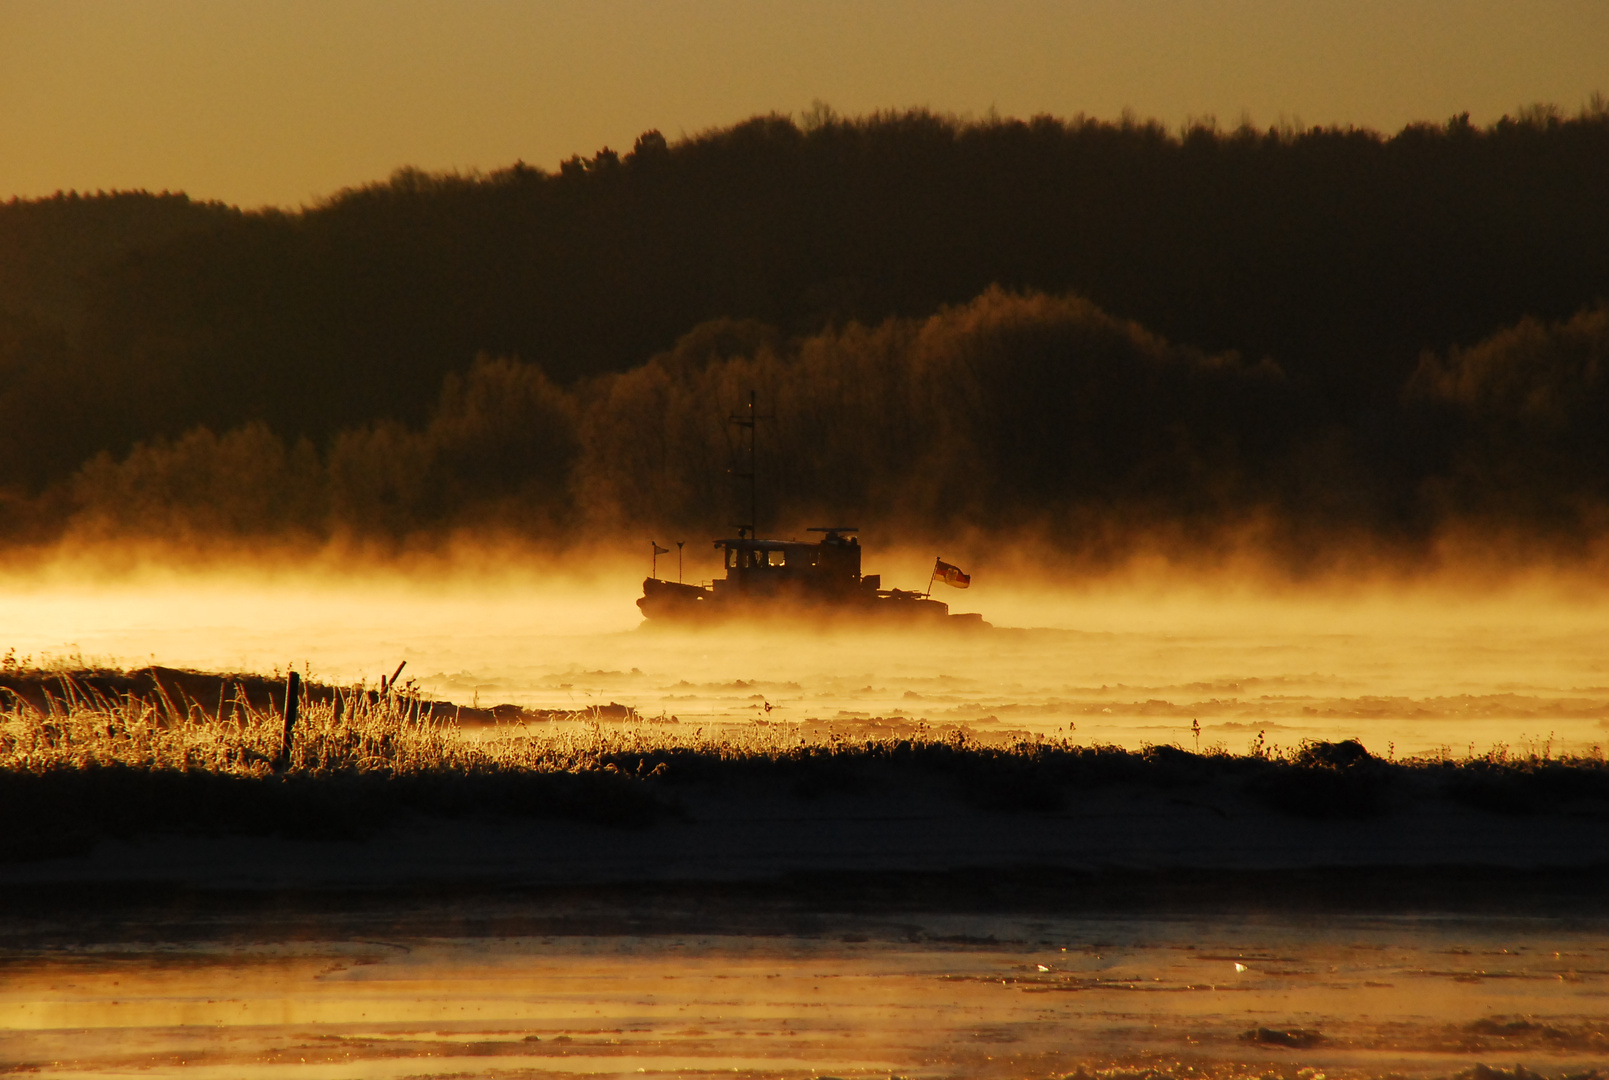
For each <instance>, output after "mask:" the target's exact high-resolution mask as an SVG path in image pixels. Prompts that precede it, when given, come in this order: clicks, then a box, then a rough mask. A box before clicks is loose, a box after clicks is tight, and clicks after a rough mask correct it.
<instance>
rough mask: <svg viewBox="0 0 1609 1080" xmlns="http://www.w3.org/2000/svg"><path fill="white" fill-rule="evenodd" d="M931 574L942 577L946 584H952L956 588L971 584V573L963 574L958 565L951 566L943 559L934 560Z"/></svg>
mask: <svg viewBox="0 0 1609 1080" xmlns="http://www.w3.org/2000/svg"><path fill="white" fill-rule="evenodd" d="M933 576H934V577H936V578H941V579H943V581H944V583H945V584H946V585H954V586H955V587H956V588H957V589H964V588H966V587H967V586H968V585H970V584H972V575H971V574H963V573H962V572H961V568H960V567H959V566H951V565H950V564H949V563H947V562H945V561H944V560H943V559H936V560H934V562H933Z"/></svg>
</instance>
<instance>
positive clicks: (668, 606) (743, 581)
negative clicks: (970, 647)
mask: <svg viewBox="0 0 1609 1080" xmlns="http://www.w3.org/2000/svg"><path fill="white" fill-rule="evenodd" d="M756 419H757V417H756V416H755V414H754V394H753V393H752V392H751V393H750V394H749V403H748V412H747V414H746V415H743V416H733V417H731V422H732V423H734V424H736V425H738V426H739V427H742V428H745V429H747V431H748V452H749V453H748V458H749V471H748V472H747V473H738V474H737V475H738V476H739V477H741V478H746V479H747V480H748V481H749V521H750V522H751V524H747V525H739V526H737V536H736V538H731V539H724V540H716V541H715V547H716V549H717V550H719V551H720V552H721V553H722V563H723V564H724V566H725V568H726V577H725V578H723V579H720V580H717V581H713V582H711V583H710V584H708V585H688V584H684V583H683V582H680V581H667V580H664V579H662V578H660V577H658V576H656V574H655V571H654V570H651V571H650V572H649V576H648V577H647V578H645V579H644V580H643V583H642V592H643V594H642V598H641V599H640V600H638V601H637V606H638V607H639V608H641V609H642V613H643V615H644V616H645V617H647V618H648V619H649V620H650V621H651V622H665V623H670V622H682V623H698V622H704V621H713V620H720V619H727V618H733V617H738V618H755V617H765V616H781V617H789V618H806V619H824V620H834V621H836V620H839V619H842V618H850V619H859V618H866V617H871V618H875V619H877V620H879V621H881V620H882V619H885V618H892V619H896V620H900V621H911V622H920V623H930V624H943V625H951V626H971V627H986V626H988V625H989V624H988V623H986V622H984V621H983V616H982V615H978V614H971V613H967V614H951V613H950V606H949V605H948V604H946V603H944V602H943V601H941V600H934V599H933V598H932V596H931V593H932V588H933V583H934V582H935V581H943V582H945V583H947V584H949V585H953V586H956V587H958V588H963V589H964V588H966V587H967V586H968V585H970V584H971V582H972V579H971V578H970V577H969V576H968V575H967V574H964V573H962V572H961V570H960V568H958V567H956V566H953V565H951V564H949V563H946V562H944V561H942V560H936V561H935V563H934V567H933V573H932V575H930V576H929V578H928V587H927V591H925V592H918V591H916V590H914V589H885V588H883V587H882V576H881V575H880V574H863V573H861V569H860V552H861V547H860V538H859V537H858V536H856V535H855V534H856V533H858V532H859V531H860V530H859V529H857V528H855V527H853V526H849V525H827V526H818V527H816V528H812V529H809V530H807V531H809V532H812V533H821V534H822V536H821V538H820V539H819V540H814V541H802V540H764V539H760V538H759V536H758V535H757V532H756V530H755V527H754V525H753V524H752V522H753V521H754V520H755V517H756V514H755V510H756V502H755V490H754V484H755V479H754V478H755V470H754V461H755V459H754V424H755V420H756ZM667 552H668V549H665V548H661V547H659V545H658V544H657V543H656V544H655V545H654V555H655V559H656V561H655V564H654V567H655V570H657V567H658V563H657V558H658V556H659V555H660V554H664V553H667Z"/></svg>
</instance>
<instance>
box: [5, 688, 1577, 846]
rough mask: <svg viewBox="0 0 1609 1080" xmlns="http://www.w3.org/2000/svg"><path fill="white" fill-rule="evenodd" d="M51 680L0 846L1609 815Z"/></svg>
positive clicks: (1031, 761)
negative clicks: (1111, 799)
mask: <svg viewBox="0 0 1609 1080" xmlns="http://www.w3.org/2000/svg"><path fill="white" fill-rule="evenodd" d="M45 677H47V676H45V675H41V676H40V678H38V679H35V684H36V685H37V684H39V683H40V682H41V681H42V680H43V679H44V678H45ZM48 680H49V681H50V682H51V684H52V685H53V686H54V687H55V690H54V692H53V693H49V694H43V695H39V696H36V697H35V698H34V699H33V700H30V699H29V698H27V697H25V696H23V695H21V694H19V693H17V692H16V690H15V689H11V688H8V687H6V686H3V685H0V821H4V822H5V823H7V825H6V827H5V828H4V829H0V859H19V858H29V857H42V856H48V855H52V854H60V853H65V852H69V851H78V850H85V849H87V847H89V846H91V845H92V844H93V843H94V842H95V840H96V839H98V838H100V837H103V836H106V835H118V836H131V835H135V834H141V833H152V832H212V833H243V834H256V835H266V834H279V835H287V836H297V837H323V838H356V837H361V836H363V835H366V834H369V833H371V832H373V831H374V830H376V829H379V828H383V827H385V826H387V825H390V824H393V823H396V822H397V821H398V820H399V819H401V818H406V817H407V816H409V815H461V814H497V815H513V816H527V817H554V818H567V819H572V820H585V821H593V822H598V823H603V824H609V825H616V826H626V827H631V826H638V827H640V826H646V825H649V824H652V823H653V822H655V821H658V820H661V819H664V818H666V817H674V816H676V815H677V814H679V813H681V812H682V811H681V808H680V804H681V796H682V795H684V794H688V793H691V792H693V791H696V790H699V789H705V790H720V791H722V792H724V793H729V794H749V795H752V796H754V797H756V798H772V797H776V796H777V795H778V794H779V793H780V794H782V795H784V796H791V797H795V798H801V799H813V798H818V797H821V796H823V795H827V794H832V793H841V794H850V795H885V796H888V795H894V796H898V795H901V794H908V793H914V792H918V791H920V792H924V793H928V794H931V793H935V792H937V793H940V794H948V795H950V796H952V797H954V798H956V799H958V800H959V801H961V802H962V803H964V804H966V805H970V806H972V807H974V808H976V809H979V810H983V811H990V812H1004V813H1055V812H1058V811H1061V810H1064V809H1066V808H1068V807H1069V806H1070V805H1071V804H1072V803H1073V801H1074V800H1076V799H1077V798H1078V797H1079V796H1080V795H1081V794H1084V793H1089V792H1093V791H1097V790H1099V789H1102V788H1112V787H1117V786H1122V787H1127V788H1130V789H1133V790H1135V791H1137V792H1145V791H1150V792H1154V793H1159V794H1161V793H1166V794H1167V795H1168V796H1169V797H1177V796H1178V795H1180V794H1190V795H1191V797H1192V798H1207V799H1208V802H1209V803H1210V802H1211V801H1212V800H1213V799H1217V800H1220V801H1223V800H1229V801H1241V800H1250V801H1252V802H1253V803H1255V804H1257V805H1260V806H1262V807H1264V808H1267V809H1270V810H1273V811H1275V812H1278V813H1284V814H1291V815H1296V816H1301V817H1310V818H1336V817H1341V818H1347V817H1350V818H1367V817H1373V816H1379V815H1382V814H1387V813H1390V812H1392V811H1393V810H1395V809H1400V808H1402V807H1404V806H1406V805H1408V804H1410V803H1413V802H1416V801H1420V800H1426V799H1432V800H1450V801H1453V802H1456V803H1460V804H1463V805H1465V806H1469V807H1474V808H1477V809H1480V810H1484V811H1488V812H1492V813H1498V814H1505V815H1515V814H1522V815H1531V814H1571V815H1581V814H1585V815H1588V816H1594V817H1602V818H1603V819H1604V820H1606V821H1609V764H1606V763H1605V760H1604V756H1603V753H1602V751H1601V750H1597V749H1595V751H1594V753H1592V754H1590V755H1578V756H1564V757H1555V756H1552V755H1551V754H1549V753H1547V752H1546V751H1545V750H1537V749H1533V750H1532V751H1531V752H1530V753H1526V754H1514V753H1511V752H1509V751H1507V750H1506V749H1503V748H1498V749H1494V750H1493V751H1491V752H1489V753H1487V754H1485V755H1481V756H1478V757H1477V756H1470V757H1466V758H1463V759H1457V760H1455V759H1450V758H1445V757H1442V758H1433V759H1432V758H1421V759H1408V760H1400V761H1386V760H1383V759H1381V758H1378V757H1375V756H1373V755H1371V754H1369V753H1368V751H1367V750H1365V749H1364V748H1363V747H1362V746H1361V745H1359V744H1358V743H1356V742H1353V741H1350V740H1349V741H1346V742H1339V743H1325V742H1319V743H1314V742H1307V743H1303V744H1302V745H1300V746H1298V747H1295V748H1291V749H1288V750H1284V751H1281V750H1276V749H1268V748H1263V747H1261V746H1260V744H1259V748H1258V749H1257V750H1255V751H1254V752H1253V753H1251V754H1247V755H1232V754H1229V753H1226V752H1222V751H1212V752H1208V753H1191V752H1189V751H1186V750H1182V749H1179V748H1177V747H1174V746H1150V747H1146V748H1144V749H1142V750H1139V751H1130V750H1125V749H1122V748H1120V747H1114V746H1101V745H1095V746H1086V745H1078V744H1075V743H1073V742H1071V741H1069V740H1067V739H1066V738H1063V737H1051V738H1044V737H1034V738H1030V739H1024V740H1022V741H1019V742H1017V743H1015V744H1011V745H1004V746H1002V745H984V744H980V743H979V742H977V741H976V740H974V739H972V738H970V737H969V735H968V733H967V732H966V731H965V730H964V729H961V730H954V729H952V730H950V731H948V732H945V733H942V734H940V733H933V732H929V733H919V734H918V735H917V736H915V737H886V738H845V737H842V736H841V735H840V734H837V733H834V732H832V731H831V730H830V729H829V730H827V731H826V733H825V734H823V735H819V736H813V735H811V734H807V733H806V732H805V730H804V729H802V728H800V727H797V726H794V725H786V724H760V723H756V724H752V725H748V726H742V727H725V728H719V729H716V728H711V729H708V730H706V729H703V728H690V726H689V725H664V724H653V723H603V722H593V723H585V724H582V723H539V724H523V723H519V724H508V725H497V726H494V727H481V728H478V729H476V730H473V731H472V730H469V729H467V728H461V727H460V726H459V724H458V723H457V722H455V721H454V720H453V719H452V718H451V716H450V714H447V713H445V712H443V711H442V710H441V709H440V708H439V707H432V706H431V704H430V703H428V702H424V701H422V700H420V699H419V698H418V697H417V696H414V695H411V694H409V693H406V692H400V693H399V692H391V691H389V690H388V692H385V693H380V692H377V691H374V690H370V689H368V688H366V687H356V688H350V689H340V688H330V687H311V688H307V689H306V690H305V691H304V693H303V694H302V696H301V697H300V699H299V710H298V711H299V714H300V715H299V716H298V718H297V721H296V724H295V728H294V731H293V738H292V740H291V743H290V749H289V754H288V756H285V757H283V758H282V757H281V755H282V742H283V738H284V731H285V713H284V710H283V708H282V704H283V702H284V696H283V694H281V695H280V697H279V698H278V699H277V701H276V699H274V698H273V697H272V696H265V695H263V694H260V693H259V694H256V695H255V698H256V700H255V701H254V700H253V698H254V695H253V694H251V693H247V692H245V691H244V690H239V691H237V692H236V693H234V694H233V695H232V696H231V695H228V694H225V693H223V692H220V693H219V696H218V699H217V701H216V703H215V704H213V705H210V706H204V705H202V704H201V703H199V702H197V701H195V700H193V699H191V698H189V697H188V696H186V695H184V694H183V693H182V692H179V691H177V690H175V691H173V692H169V691H168V690H166V689H164V688H163V686H162V684H161V683H160V682H158V683H156V689H155V692H153V693H149V694H139V693H135V692H133V691H128V692H124V693H121V694H113V693H110V692H106V690H105V689H104V688H105V687H107V686H111V685H119V684H115V683H109V682H107V680H106V679H105V678H101V679H99V680H94V679H89V678H85V677H75V675H74V674H73V673H70V672H51V673H48ZM257 681H258V682H262V681H263V680H261V679H259V680H257ZM13 682H15V680H13ZM18 685H20V684H18ZM221 685H225V686H227V685H228V683H227V681H226V682H224V683H222V684H221ZM239 685H245V684H243V683H242V684H239ZM813 730H815V731H818V732H819V731H820V730H821V729H820V728H815V729H813Z"/></svg>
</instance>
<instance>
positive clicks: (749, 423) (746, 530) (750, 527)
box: [727, 390, 776, 540]
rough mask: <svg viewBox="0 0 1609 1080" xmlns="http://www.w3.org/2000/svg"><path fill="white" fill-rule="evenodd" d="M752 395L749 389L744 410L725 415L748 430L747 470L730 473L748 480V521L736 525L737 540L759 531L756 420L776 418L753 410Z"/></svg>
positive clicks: (757, 427)
mask: <svg viewBox="0 0 1609 1080" xmlns="http://www.w3.org/2000/svg"><path fill="white" fill-rule="evenodd" d="M754 397H755V394H754V391H753V390H750V391H749V404H748V408H747V409H746V410H744V411H743V412H741V413H733V414H732V415H731V416H729V417H727V420H728V422H730V423H733V424H736V425H737V426H738V427H740V428H746V429H747V430H748V433H749V471H748V472H736V471H734V472H733V473H732V475H733V476H735V477H737V478H738V479H739V480H747V481H748V482H749V522H748V524H747V525H739V526H738V527H737V536H738V539H739V540H742V539H743V538H744V537H745V535H747V536H749V537H757V536H759V535H760V532H759V518H760V511H759V505H758V497H757V494H756V485H755V474H756V473H757V472H758V469H757V468H756V465H755V461H756V458H755V450H754V437H755V435H756V434H757V433H758V431H759V425H758V424H757V421H760V420H774V419H776V417H775V416H774V415H773V416H761V415H760V414H759V413H757V412H755V411H754Z"/></svg>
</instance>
